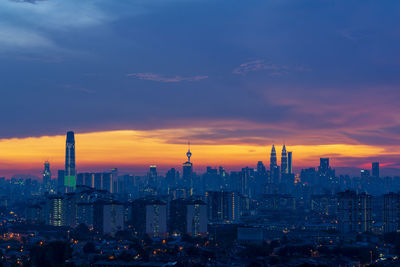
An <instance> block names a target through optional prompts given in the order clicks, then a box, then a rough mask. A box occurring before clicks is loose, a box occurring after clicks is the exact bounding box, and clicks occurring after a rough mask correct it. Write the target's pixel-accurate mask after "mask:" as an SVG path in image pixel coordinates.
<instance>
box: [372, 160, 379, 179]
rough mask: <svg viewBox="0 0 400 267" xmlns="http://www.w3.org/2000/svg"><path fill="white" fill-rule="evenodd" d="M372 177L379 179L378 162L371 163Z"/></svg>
mask: <svg viewBox="0 0 400 267" xmlns="http://www.w3.org/2000/svg"><path fill="white" fill-rule="evenodd" d="M372 176H373V177H374V178H379V177H380V176H379V162H372Z"/></svg>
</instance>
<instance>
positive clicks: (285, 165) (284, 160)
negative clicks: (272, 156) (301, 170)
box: [281, 145, 288, 177]
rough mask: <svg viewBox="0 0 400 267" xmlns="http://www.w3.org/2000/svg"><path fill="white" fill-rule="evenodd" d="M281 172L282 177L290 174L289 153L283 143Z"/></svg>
mask: <svg viewBox="0 0 400 267" xmlns="http://www.w3.org/2000/svg"><path fill="white" fill-rule="evenodd" d="M281 173H282V177H283V176H285V175H286V174H288V154H287V152H286V146H285V145H283V148H282V155H281Z"/></svg>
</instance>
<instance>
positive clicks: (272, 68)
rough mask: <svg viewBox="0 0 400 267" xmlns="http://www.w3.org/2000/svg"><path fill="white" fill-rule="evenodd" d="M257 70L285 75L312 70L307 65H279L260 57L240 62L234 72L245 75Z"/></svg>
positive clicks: (275, 74)
mask: <svg viewBox="0 0 400 267" xmlns="http://www.w3.org/2000/svg"><path fill="white" fill-rule="evenodd" d="M256 71H267V72H268V75H270V76H283V75H286V74H288V73H289V72H290V71H297V72H308V71H311V69H310V68H308V67H305V66H294V67H289V66H286V65H278V64H273V63H270V62H265V61H264V60H262V59H258V60H254V61H249V62H245V63H243V64H240V66H239V67H237V68H235V69H234V70H233V72H232V73H233V74H239V75H245V74H246V73H248V72H256Z"/></svg>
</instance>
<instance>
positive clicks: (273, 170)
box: [270, 145, 280, 184]
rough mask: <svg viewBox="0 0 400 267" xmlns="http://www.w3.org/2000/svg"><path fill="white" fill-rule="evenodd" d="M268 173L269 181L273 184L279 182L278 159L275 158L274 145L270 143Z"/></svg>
mask: <svg viewBox="0 0 400 267" xmlns="http://www.w3.org/2000/svg"><path fill="white" fill-rule="evenodd" d="M270 175H271V179H270V181H271V182H272V183H274V184H279V183H280V171H279V166H278V161H277V159H276V150H275V145H272V150H271V159H270Z"/></svg>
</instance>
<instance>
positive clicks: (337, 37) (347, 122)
mask: <svg viewBox="0 0 400 267" xmlns="http://www.w3.org/2000/svg"><path fill="white" fill-rule="evenodd" d="M398 14H400V2H399V1H390V0H388V1H370V0H367V1H361V0H359V1H352V0H350V1H334V0H329V1H328V0H321V1H311V0H298V1H289V0H279V1H278V0H262V1H261V0H254V1H237V0H229V1H226V0H225V1H218V0H202V1H200V0H182V1H179V0H176V1H174V0H123V1H122V0H121V1H114V0H98V1H94V0H85V1H78V0H68V1H65V0H63V1H62V0H42V1H8V0H2V1H1V2H0V60H1V63H0V78H1V85H0V88H1V92H2V97H1V99H2V101H1V103H2V104H1V105H0V112H1V114H2V116H1V117H0V123H1V125H2V126H3V127H2V131H1V132H0V137H2V138H10V137H27V136H41V135H53V134H62V133H64V132H65V131H66V130H68V129H74V130H75V131H78V132H92V131H104V130H115V129H119V130H121V129H133V130H137V129H139V130H153V129H173V128H188V129H190V128H193V127H197V128H199V127H205V128H207V129H208V131H207V132H206V133H204V134H198V135H196V136H191V137H192V139H197V140H198V141H199V142H201V141H204V142H207V141H216V142H218V141H221V142H222V141H223V140H224V139H227V138H231V137H237V138H239V139H240V140H241V142H244V143H246V142H260V143H267V142H269V141H275V142H282V141H283V140H285V141H287V142H288V143H289V144H290V143H292V144H334V143H349V144H367V145H382V146H388V147H390V146H392V145H396V144H398V142H399V137H398V134H399V132H400V130H399V129H400V119H399V117H398V114H399V111H400V108H399V105H398V101H399V97H400V93H399V82H400V75H399V74H400V73H399V72H400V52H399V49H398V47H400V42H399V41H400V20H399V19H398ZM226 124H229V126H226ZM249 125H251V126H249ZM189 137H190V136H189ZM316 137H317V138H316ZM185 139H186V137H185ZM174 141H176V140H171V142H174Z"/></svg>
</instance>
